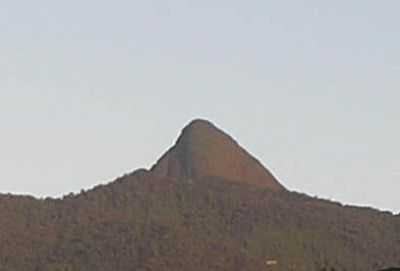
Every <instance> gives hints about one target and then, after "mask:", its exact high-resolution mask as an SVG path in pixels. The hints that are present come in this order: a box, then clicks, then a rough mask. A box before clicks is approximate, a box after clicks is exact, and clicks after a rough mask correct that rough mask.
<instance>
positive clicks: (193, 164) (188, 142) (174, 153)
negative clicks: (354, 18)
mask: <svg viewBox="0 0 400 271" xmlns="http://www.w3.org/2000/svg"><path fill="white" fill-rule="evenodd" d="M151 170H152V172H153V173H154V174H156V175H158V176H161V177H170V178H178V179H200V178H203V177H220V178H223V179H226V180H229V181H232V182H241V183H246V184H252V185H257V186H262V187H267V188H269V189H271V190H273V191H283V190H285V188H284V187H283V186H282V185H281V184H280V183H279V182H278V181H277V179H276V178H275V177H274V176H273V175H272V174H271V173H270V172H269V171H268V170H267V169H266V168H265V167H264V166H263V165H262V164H261V163H260V162H259V161H258V160H257V159H255V158H254V157H253V156H251V155H250V154H249V153H248V152H247V151H245V150H244V149H243V148H242V147H240V146H239V144H238V143H237V142H236V141H235V140H234V139H232V138H231V137H230V136H229V135H227V134H226V133H224V132H223V131H222V130H220V129H218V128H217V127H215V126H214V125H213V124H212V123H211V122H209V121H206V120H199V119H198V120H194V121H192V122H191V123H190V124H189V125H187V126H186V127H185V128H184V129H183V131H182V133H181V135H180V136H179V138H178V140H177V142H176V144H175V145H174V146H173V147H172V148H171V149H169V150H168V151H167V152H166V153H165V154H164V155H163V156H162V157H161V158H160V159H159V160H158V162H157V163H156V164H155V165H154V166H153V168H152V169H151Z"/></svg>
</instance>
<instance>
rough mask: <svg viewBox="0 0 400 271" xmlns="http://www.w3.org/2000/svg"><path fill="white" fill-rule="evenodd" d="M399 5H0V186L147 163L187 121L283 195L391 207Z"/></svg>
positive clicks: (37, 191) (57, 188)
mask: <svg viewBox="0 0 400 271" xmlns="http://www.w3.org/2000/svg"><path fill="white" fill-rule="evenodd" d="M399 10H400V1H397V0H386V1H375V0H354V1H344V0H338V1H316V0H315V1H312V0H309V1H287V0H286V1H285V0H283V1H268V0H248V1H235V0H229V1H228V0H203V1H183V0H171V1H169V0H162V1H161V0H160V1H156V0H152V1H150V0H149V1H132V0H130V1H124V0H119V1H118V0H117V1H101V0H96V1H94V0H85V1H82V0H80V1H78V0H69V1H50V0H37V1H27V0H25V1H24V0H12V1H11V0H3V1H1V3H0V33H1V35H0V192H1V193H16V194H30V195H34V196H37V197H45V196H52V197H58V196H61V195H63V194H67V193H69V192H79V191H80V190H81V189H89V188H91V187H93V186H95V185H98V184H103V183H108V182H110V181H112V180H114V179H115V178H116V177H118V176H121V175H123V174H124V173H127V172H131V171H133V170H135V169H137V168H143V167H144V168H149V167H150V166H151V165H152V164H153V163H154V162H155V161H156V160H157V158H159V156H160V155H161V154H162V153H163V152H164V151H165V150H166V149H167V148H168V147H170V146H171V145H172V144H173V143H174V141H175V139H176V138H177V136H178V134H179V132H180V130H181V129H182V128H183V127H184V126H185V125H186V124H187V123H188V122H189V121H190V120H192V119H194V118H205V119H208V120H210V121H212V122H214V123H215V124H216V125H217V126H219V127H220V128H222V129H223V130H225V131H226V132H227V133H229V134H230V135H232V136H233V137H234V138H236V139H237V141H238V142H239V143H240V144H241V145H242V146H243V147H244V148H246V149H247V150H248V151H249V152H251V153H252V154H253V155H254V156H256V157H257V158H258V159H259V160H261V161H262V162H263V164H264V165H265V166H266V167H268V168H269V169H270V170H271V171H272V172H273V173H274V174H275V175H276V176H277V177H278V178H279V180H280V181H281V182H282V184H284V185H285V186H286V187H287V188H289V189H290V190H295V191H299V192H304V193H307V194H309V195H312V196H318V197H320V198H325V199H331V200H336V201H341V202H343V203H345V204H355V205H360V206H372V207H374V208H378V209H381V210H389V211H392V212H395V213H398V212H400V197H399V196H398V194H399V193H398V191H400V164H399V162H400V143H399V138H400V125H399V118H400V106H399V101H400V49H399V48H400V17H399V16H398V12H399Z"/></svg>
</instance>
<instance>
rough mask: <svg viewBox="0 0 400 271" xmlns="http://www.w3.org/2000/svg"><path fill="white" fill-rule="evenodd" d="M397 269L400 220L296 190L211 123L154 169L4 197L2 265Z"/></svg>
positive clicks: (52, 270)
mask: <svg viewBox="0 0 400 271" xmlns="http://www.w3.org/2000/svg"><path fill="white" fill-rule="evenodd" d="M393 266H400V217H399V216H394V215H392V214H391V213H388V212H380V211H377V210H374V209H372V208H360V207H353V206H343V205H342V204H340V203H337V202H331V201H327V200H321V199H317V198H313V197H309V196H307V195H305V194H300V193H296V192H291V191H289V190H287V189H286V188H285V187H284V186H283V185H281V184H280V183H279V182H278V180H277V179H276V178H275V177H274V176H273V175H272V174H271V173H270V172H269V171H268V170H267V169H266V168H264V166H262V165H261V163H260V162H258V161H257V160H256V159H255V158H253V157H252V156H251V155H250V154H249V153H247V152H246V151H245V150H243V149H242V148H241V147H240V146H239V145H238V144H237V143H236V142H235V141H234V140H233V139H232V138H231V137H230V136H228V135H227V134H225V133H224V132H223V131H221V130H220V129H218V128H216V127H215V126H214V125H213V124H211V123H210V122H208V121H204V120H195V121H193V122H192V123H190V124H189V125H188V126H187V127H185V128H184V129H183V131H182V133H181V135H180V137H179V138H178V140H177V142H176V144H175V145H174V146H173V147H172V148H171V149H169V150H168V151H167V152H166V154H164V155H163V156H162V157H161V158H160V159H159V160H158V162H157V163H156V164H155V165H154V166H153V167H152V168H151V169H150V170H145V169H140V170H136V171H134V172H132V173H130V174H126V175H124V176H122V177H120V178H118V179H116V180H115V181H113V182H111V183H109V184H107V185H99V186H97V187H95V188H93V189H91V190H89V191H82V192H81V193H79V194H77V195H74V194H69V195H66V196H64V197H63V198H62V199H51V198H46V199H36V198H33V197H29V196H13V195H9V194H7V195H5V194H3V195H1V196H0V271H11V270H12V271H19V270H21V271H22V270H23V271H31V270H32V271H37V270H40V271H72V270H74V271H76V270H80V271H86V270H98V271H103V270H104V271H110V270H113V271H114V270H115V271H119V270H121V271H125V270H127V271H129V270H139V271H140V270H142V271H143V270H166V271H168V270H171V271H172V270H186V271H200V270H248V271H253V270H254V271H255V270H257V271H259V270H276V271H278V270H285V271H287V270H304V271H306V270H307V271H313V270H315V271H322V270H325V271H327V270H329V271H332V270H348V271H350V270H351V271H357V270H360V271H361V270H367V271H368V270H374V271H375V270H381V269H385V268H389V267H393Z"/></svg>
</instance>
